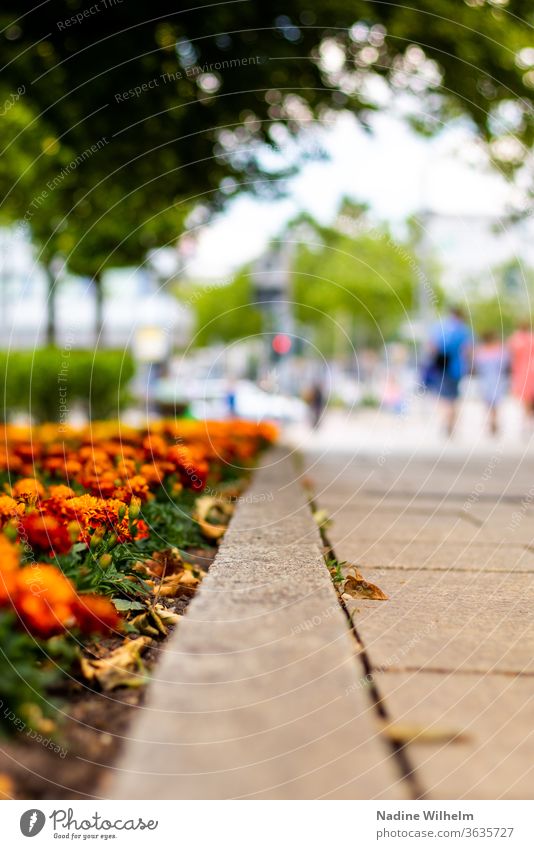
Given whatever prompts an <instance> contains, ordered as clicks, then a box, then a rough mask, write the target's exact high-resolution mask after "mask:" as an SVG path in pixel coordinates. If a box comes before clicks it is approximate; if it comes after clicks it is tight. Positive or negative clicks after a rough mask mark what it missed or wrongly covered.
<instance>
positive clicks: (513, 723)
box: [375, 672, 534, 799]
mask: <svg viewBox="0 0 534 849" xmlns="http://www.w3.org/2000/svg"><path fill="white" fill-rule="evenodd" d="M375 677H376V683H377V686H378V689H379V691H380V693H381V695H382V697H383V698H384V700H385V702H386V703H387V706H388V711H389V713H390V717H391V718H392V721H393V722H394V723H397V724H398V725H399V726H404V727H405V729H406V728H407V726H409V727H411V731H415V732H419V731H420V730H427V731H428V732H429V733H430V734H434V735H435V734H438V733H440V734H442V735H445V737H444V739H442V740H441V741H440V742H421V740H420V741H419V742H417V741H415V742H412V743H409V744H408V745H407V748H406V751H407V753H408V754H409V757H410V761H411V762H412V763H414V764H415V769H416V771H417V774H418V776H419V780H420V781H421V782H422V784H423V786H424V787H425V789H426V792H427V794H428V795H429V796H430V798H434V799H499V798H505V799H531V798H532V787H533V786H534V727H533V725H532V716H533V713H534V679H533V678H528V677H525V678H520V677H519V678H514V677H509V676H507V675H485V676H481V675H472V674H467V675H436V674H433V673H421V672H417V673H412V674H402V673H394V672H389V673H383V674H379V675H377V676H375ZM449 732H452V734H455V733H457V732H460V734H461V736H460V737H458V738H457V739H456V740H452V741H451V740H447V739H446V736H447V734H448V733H449ZM427 738H428V735H427ZM434 739H435V738H434Z"/></svg>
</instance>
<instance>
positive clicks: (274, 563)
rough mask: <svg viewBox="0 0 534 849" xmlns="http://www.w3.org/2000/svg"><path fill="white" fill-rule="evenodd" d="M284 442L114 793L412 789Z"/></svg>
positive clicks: (242, 513) (145, 715)
mask: <svg viewBox="0 0 534 849" xmlns="http://www.w3.org/2000/svg"><path fill="white" fill-rule="evenodd" d="M280 456H281V455H280V454H277V452H274V453H273V454H271V455H270V458H269V459H268V460H267V461H266V463H265V468H264V469H263V470H262V471H260V472H259V473H258V474H257V475H256V476H255V479H254V482H253V484H252V488H251V490H250V493H249V494H250V495H251V496H254V495H256V494H258V493H261V492H270V493H272V500H270V501H268V502H264V503H255V501H254V498H251V499H250V500H249V501H247V502H243V503H241V504H240V505H239V506H238V508H237V510H236V514H235V516H234V519H233V521H232V524H231V526H230V529H229V531H228V533H227V535H226V537H225V540H224V542H223V544H222V546H221V549H220V551H219V553H218V555H217V558H216V560H215V563H214V565H213V566H212V567H211V569H210V572H209V575H208V577H207V578H206V579H205V581H204V582H203V584H202V588H201V590H200V592H199V593H198V595H197V597H196V598H195V600H194V601H193V602H192V604H191V605H190V608H189V610H188V612H187V615H186V616H185V617H184V618H183V620H181V622H180V624H179V626H178V628H177V630H176V632H175V634H174V635H173V636H172V637H171V638H170V639H169V641H168V644H167V647H166V649H165V650H164V651H163V652H162V660H161V663H160V664H159V665H158V667H157V669H156V672H155V676H154V680H153V682H152V684H151V686H150V689H149V692H148V696H147V701H146V704H145V706H144V708H143V709H142V711H140V712H139V714H138V719H137V721H136V723H135V724H134V726H133V729H132V730H131V732H130V739H129V741H128V742H127V743H126V745H125V748H124V752H123V756H122V758H121V759H120V760H119V763H118V766H117V772H116V779H115V781H114V782H113V783H112V784H111V785H108V786H107V787H106V788H105V791H104V792H105V795H108V796H111V797H112V798H134V799H137V798H157V799H169V798H170V799H186V798H187V799H199V798H200V799H204V798H206V799H211V798H254V799H259V798H279V799H285V798H289V799H295V798H299V799H300V798H375V797H376V798H406V795H407V788H406V782H404V781H402V780H401V779H400V773H399V769H398V761H397V759H396V758H395V757H394V756H393V755H392V752H391V748H390V747H389V746H388V745H387V744H386V743H385V742H384V739H383V737H382V736H381V734H380V731H379V729H378V728H377V726H376V712H375V709H374V707H373V706H372V704H371V701H370V699H369V696H368V693H367V692H366V691H364V690H362V689H361V688H358V687H355V686H354V685H355V682H357V681H358V680H359V679H360V678H361V676H362V671H363V667H362V665H361V663H360V660H359V658H358V657H357V656H356V654H357V645H356V642H355V641H354V639H353V637H352V635H351V634H350V631H349V629H348V627H347V622H346V618H345V617H344V615H343V614H342V612H341V608H340V606H339V603H338V600H337V597H336V594H335V591H334V588H333V585H332V581H331V579H330V576H329V574H328V571H327V569H326V567H325V564H324V560H323V558H322V555H321V541H320V538H319V535H318V531H317V528H316V527H315V525H314V523H313V521H312V519H311V514H310V511H309V507H308V505H307V503H306V501H305V498H304V493H303V490H302V488H301V487H300V486H299V485H298V484H297V483H296V482H295V481H294V479H293V477H294V472H293V469H292V467H291V464H290V463H288V462H287V460H286V461H284V462H279V458H280Z"/></svg>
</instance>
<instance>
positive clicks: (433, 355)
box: [425, 307, 473, 436]
mask: <svg viewBox="0 0 534 849" xmlns="http://www.w3.org/2000/svg"><path fill="white" fill-rule="evenodd" d="M472 349H473V337H472V333H471V331H470V329H469V327H468V325H467V323H466V321H465V319H464V316H463V312H462V310H461V309H460V308H459V307H451V309H450V310H449V313H448V314H447V315H446V316H445V318H443V319H442V320H441V321H439V322H437V323H436V324H435V325H434V327H433V328H432V331H431V334H430V357H429V361H428V364H427V367H426V374H425V383H426V385H427V387H428V388H429V389H431V390H432V391H434V392H435V393H436V394H437V395H438V396H439V397H440V398H441V399H442V400H443V402H444V404H445V416H446V428H447V434H448V435H449V436H451V435H452V433H453V432H454V427H455V425H456V419H457V415H458V396H459V394H460V381H461V379H462V377H464V376H465V375H466V374H468V373H469V371H470V369H471V359H472Z"/></svg>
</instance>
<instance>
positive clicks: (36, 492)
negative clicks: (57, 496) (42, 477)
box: [13, 478, 44, 501]
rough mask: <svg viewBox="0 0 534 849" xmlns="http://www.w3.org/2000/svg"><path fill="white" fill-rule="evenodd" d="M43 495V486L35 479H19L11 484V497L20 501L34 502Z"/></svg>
mask: <svg viewBox="0 0 534 849" xmlns="http://www.w3.org/2000/svg"><path fill="white" fill-rule="evenodd" d="M43 495H44V486H43V485H42V483H41V482H40V481H38V480H36V479H35V478H21V479H20V480H19V481H17V482H16V483H15V484H13V497H14V498H18V499H21V500H22V501H36V500H37V499H38V498H42V497H43Z"/></svg>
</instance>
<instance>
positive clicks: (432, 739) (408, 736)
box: [383, 722, 469, 744]
mask: <svg viewBox="0 0 534 849" xmlns="http://www.w3.org/2000/svg"><path fill="white" fill-rule="evenodd" d="M383 733H384V734H385V735H386V736H387V737H388V738H389V739H390V740H393V741H394V742H395V743H427V744H432V743H434V744H437V743H465V742H466V740H468V739H469V737H468V735H466V734H465V732H463V731H461V730H459V729H454V728H439V727H438V728H434V727H430V728H427V727H425V726H424V725H416V724H414V725H412V724H410V723H394V722H393V723H389V724H385V725H384V726H383Z"/></svg>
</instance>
